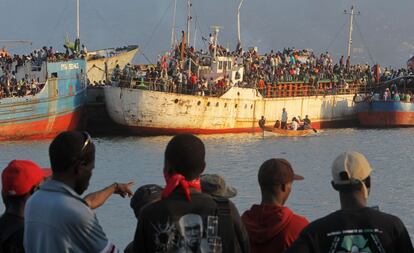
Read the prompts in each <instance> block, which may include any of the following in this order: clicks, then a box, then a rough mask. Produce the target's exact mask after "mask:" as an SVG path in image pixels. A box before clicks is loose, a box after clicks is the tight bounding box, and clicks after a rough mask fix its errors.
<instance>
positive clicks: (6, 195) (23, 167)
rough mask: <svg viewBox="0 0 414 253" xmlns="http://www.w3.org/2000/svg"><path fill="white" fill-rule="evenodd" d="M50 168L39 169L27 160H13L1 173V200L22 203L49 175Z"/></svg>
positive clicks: (7, 202)
mask: <svg viewBox="0 0 414 253" xmlns="http://www.w3.org/2000/svg"><path fill="white" fill-rule="evenodd" d="M51 173H52V171H51V170H50V169H48V170H47V169H45V170H43V169H41V168H40V167H39V165H37V164H36V163H34V162H32V161H28V160H13V161H11V162H10V163H9V164H8V165H7V167H6V168H5V169H4V170H3V172H2V173H1V182H2V183H1V185H2V191H1V192H2V196H3V201H4V202H5V204H6V207H7V206H8V204H9V203H10V204H13V203H17V202H19V203H22V204H24V203H25V201H26V199H27V198H28V197H29V196H30V195H32V194H33V192H34V191H35V190H36V189H37V188H38V187H39V185H40V184H41V183H42V182H43V180H44V179H45V178H46V177H48V176H50V175H51Z"/></svg>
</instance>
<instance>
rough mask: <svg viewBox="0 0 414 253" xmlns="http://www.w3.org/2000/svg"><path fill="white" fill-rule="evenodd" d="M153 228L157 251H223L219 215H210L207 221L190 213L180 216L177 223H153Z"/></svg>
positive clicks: (187, 252) (212, 252)
mask: <svg viewBox="0 0 414 253" xmlns="http://www.w3.org/2000/svg"><path fill="white" fill-rule="evenodd" d="M204 224H206V226H205V225H204ZM153 228H154V229H155V240H154V242H155V245H156V252H159V253H161V252H168V253H221V252H222V241H221V238H220V237H219V236H218V217H217V216H208V217H207V222H206V223H205V222H203V218H202V217H201V216H200V215H198V214H191V213H190V214H186V215H184V216H182V217H180V219H178V221H177V222H176V223H170V222H167V223H166V224H157V225H154V224H153Z"/></svg>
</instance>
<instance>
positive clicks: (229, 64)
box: [227, 61, 231, 69]
mask: <svg viewBox="0 0 414 253" xmlns="http://www.w3.org/2000/svg"><path fill="white" fill-rule="evenodd" d="M227 65H228V66H229V69H231V61H229V63H227Z"/></svg>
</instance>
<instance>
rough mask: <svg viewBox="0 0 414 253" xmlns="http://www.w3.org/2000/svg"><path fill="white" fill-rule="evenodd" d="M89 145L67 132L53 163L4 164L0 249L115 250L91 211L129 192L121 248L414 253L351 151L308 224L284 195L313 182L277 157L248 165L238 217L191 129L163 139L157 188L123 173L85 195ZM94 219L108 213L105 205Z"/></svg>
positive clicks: (361, 159)
mask: <svg viewBox="0 0 414 253" xmlns="http://www.w3.org/2000/svg"><path fill="white" fill-rule="evenodd" d="M207 150H208V149H207ZM96 152H99V150H97V149H96V146H95V144H94V142H93V140H92V139H91V137H90V136H89V134H88V133H86V132H76V131H68V132H63V133H60V134H59V135H58V136H57V137H55V138H54V140H53V141H52V142H51V144H50V146H49V159H50V165H51V169H42V168H40V167H39V165H37V164H36V163H35V162H33V161H30V160H13V161H11V162H10V163H9V164H8V165H7V166H6V167H5V168H4V169H3V171H2V177H1V179H2V186H1V187H2V198H3V203H4V205H5V212H4V214H3V215H2V216H1V217H0V252H3V253H11V252H13V253H22V252H27V253H29V252H30V253H44V252H77V253H82V252H84V253H90V252H103V253H114V252H120V251H119V250H120V249H121V245H115V244H114V243H112V242H111V240H110V239H109V238H108V236H107V234H106V233H105V232H104V229H103V227H102V226H101V225H100V224H99V223H100V222H99V220H98V217H97V216H96V214H95V210H96V209H97V208H101V209H104V208H105V202H106V201H107V200H108V199H109V198H110V197H111V196H112V195H114V194H117V195H120V196H121V197H129V198H130V197H132V198H131V201H130V206H131V208H132V211H133V213H134V214H135V217H136V219H137V220H135V219H134V220H131V221H130V222H127V223H125V224H131V225H130V226H134V227H135V229H134V231H135V234H134V233H132V234H130V235H129V237H130V238H132V242H131V243H130V244H129V245H128V246H127V247H126V248H125V250H124V252H127V253H131V252H132V253H133V252H165V253H168V252H187V253H190V252H191V253H197V252H210V253H249V252H252V253H267V252H286V253H310V252H384V253H385V252H399V253H413V252H414V249H413V245H412V242H411V239H410V235H409V233H408V231H407V228H406V226H405V225H404V223H403V222H402V221H401V219H400V218H398V217H396V216H394V215H391V214H388V213H385V212H383V211H380V210H379V208H378V207H369V206H368V199H369V197H370V194H371V191H375V189H378V187H377V186H376V187H374V186H375V185H377V184H380V182H378V181H377V180H375V178H376V177H372V174H374V173H375V171H373V170H372V167H371V165H370V163H369V161H368V159H367V158H366V157H365V156H364V155H363V154H361V153H358V152H355V151H348V152H343V153H340V154H339V155H338V156H337V157H336V158H335V159H334V161H333V162H332V165H331V166H330V168H325V170H327V171H329V170H330V174H331V175H332V176H331V179H330V180H329V181H330V182H326V183H327V184H331V185H332V187H333V189H334V190H335V191H337V192H338V199H339V200H338V204H339V206H340V208H339V210H337V211H334V212H332V213H330V214H327V215H326V216H324V217H321V218H318V219H316V220H314V221H309V218H306V217H305V216H304V215H303V214H301V215H300V214H297V213H295V212H294V211H293V210H292V209H290V208H289V207H288V206H287V200H288V199H289V198H290V196H291V195H292V194H310V195H311V194H312V189H306V188H307V186H306V185H305V186H304V185H303V184H301V181H302V180H312V179H305V178H304V177H303V176H300V175H298V174H297V173H296V172H295V171H297V170H296V169H295V168H294V166H292V164H291V162H289V161H288V160H286V159H283V158H270V159H266V161H264V162H263V163H262V164H261V165H260V167H259V168H252V169H253V170H256V171H257V172H256V175H257V182H258V186H259V187H260V193H261V194H260V197H258V198H257V199H255V200H253V202H254V203H252V206H251V207H250V208H249V209H248V210H246V211H244V212H243V214H242V215H239V212H238V210H237V207H236V205H235V204H234V203H233V201H232V200H231V199H232V198H234V197H236V196H237V189H236V188H234V187H232V186H230V185H228V184H227V183H226V180H225V179H224V178H223V176H221V175H218V174H209V171H210V168H209V167H208V165H206V148H205V145H204V143H203V141H202V140H201V139H200V138H198V137H196V136H194V135H191V134H180V135H177V136H174V137H173V138H171V139H170V140H169V142H168V143H166V148H165V152H164V155H163V156H162V157H160V159H162V160H163V161H164V166H163V170H162V171H158V172H157V173H159V175H160V176H163V177H164V179H165V185H157V184H145V185H140V186H139V187H138V189H137V190H136V191H135V193H134V192H133V190H132V187H133V186H134V183H133V182H132V180H131V182H127V183H118V182H116V183H113V184H110V185H108V186H107V187H105V188H103V189H101V190H98V191H96V192H92V193H89V194H86V195H84V193H85V192H86V191H87V189H88V187H89V186H90V182H91V177H92V176H93V174H94V173H96V172H95V171H97V170H94V167H95V154H96ZM207 155H208V154H207ZM223 155H225V154H223ZM92 188H95V187H92ZM293 188H296V189H301V191H293ZM382 198H383V199H385V200H387V196H382ZM302 201H303V203H302V206H304V207H308V206H310V205H312V204H313V205H315V203H311V201H312V198H302ZM307 201H308V202H309V203H307ZM389 201H392V199H389ZM117 203H118V202H117ZM117 205H119V208H120V209H123V208H124V204H123V203H121V202H119V203H118V204H117ZM322 206H323V204H322ZM132 211H131V212H132ZM328 212H329V211H326V213H328ZM121 213H123V212H121ZM121 213H120V214H121ZM102 215H103V216H102ZM118 215H119V214H118ZM101 216H102V217H101ZM101 216H100V218H108V217H105V212H103V213H101ZM125 217H126V216H125ZM109 218H110V217H109ZM404 219H409V217H404ZM114 229H115V230H114V231H116V229H117V228H116V227H114ZM131 230H132V229H131Z"/></svg>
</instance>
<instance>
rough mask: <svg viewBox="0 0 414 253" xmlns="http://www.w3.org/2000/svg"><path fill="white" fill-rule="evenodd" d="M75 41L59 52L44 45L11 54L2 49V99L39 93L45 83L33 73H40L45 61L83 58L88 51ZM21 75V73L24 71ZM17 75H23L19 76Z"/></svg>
mask: <svg viewBox="0 0 414 253" xmlns="http://www.w3.org/2000/svg"><path fill="white" fill-rule="evenodd" d="M78 43H79V42H77V41H75V43H70V42H66V43H65V45H64V48H65V52H64V53H59V52H58V51H56V50H55V49H54V48H53V47H51V46H50V47H46V46H43V47H42V48H40V49H36V50H34V51H33V52H31V53H30V54H25V55H18V54H14V55H11V54H10V53H9V52H8V51H7V50H6V49H4V48H3V49H1V50H0V99H1V98H6V97H22V96H27V95H35V94H37V93H38V92H39V91H40V90H41V88H42V87H43V85H44V83H40V82H39V78H35V77H33V75H32V74H33V73H39V72H40V71H41V69H42V65H43V63H44V62H45V61H49V62H54V61H63V60H69V59H75V58H83V57H84V56H85V54H86V53H87V49H86V47H85V46H84V45H82V47H81V46H80V45H78ZM23 72H24V76H23V75H19V73H23ZM17 76H21V78H18V77H17Z"/></svg>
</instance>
